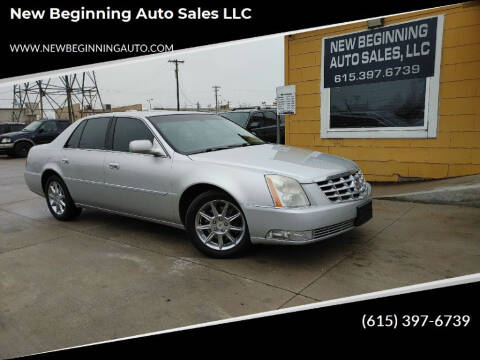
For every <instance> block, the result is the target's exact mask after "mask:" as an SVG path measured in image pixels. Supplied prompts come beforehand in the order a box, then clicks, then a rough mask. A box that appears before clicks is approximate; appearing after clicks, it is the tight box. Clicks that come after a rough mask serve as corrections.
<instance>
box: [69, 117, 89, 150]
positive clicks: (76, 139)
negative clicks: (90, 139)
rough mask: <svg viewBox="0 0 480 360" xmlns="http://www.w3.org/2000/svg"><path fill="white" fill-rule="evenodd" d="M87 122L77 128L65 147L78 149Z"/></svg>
mask: <svg viewBox="0 0 480 360" xmlns="http://www.w3.org/2000/svg"><path fill="white" fill-rule="evenodd" d="M86 123H87V122H86V121H83V122H82V123H81V124H80V125H78V126H77V128H76V129H75V130H74V131H73V133H72V135H70V139H68V141H67V143H66V144H65V147H67V148H76V147H78V142H79V140H80V136H81V135H82V131H83V128H84V127H85V124H86Z"/></svg>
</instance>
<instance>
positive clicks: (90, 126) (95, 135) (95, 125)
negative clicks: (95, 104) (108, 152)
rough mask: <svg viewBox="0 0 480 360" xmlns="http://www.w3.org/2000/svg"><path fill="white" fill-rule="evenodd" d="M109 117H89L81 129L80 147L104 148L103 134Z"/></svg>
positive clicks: (105, 131)
mask: <svg viewBox="0 0 480 360" xmlns="http://www.w3.org/2000/svg"><path fill="white" fill-rule="evenodd" d="M109 121H110V118H94V119H89V120H88V121H87V124H86V125H85V129H84V130H83V134H82V137H81V139H80V143H79V144H78V147H79V148H80V149H105V135H106V133H107V128H108V123H109Z"/></svg>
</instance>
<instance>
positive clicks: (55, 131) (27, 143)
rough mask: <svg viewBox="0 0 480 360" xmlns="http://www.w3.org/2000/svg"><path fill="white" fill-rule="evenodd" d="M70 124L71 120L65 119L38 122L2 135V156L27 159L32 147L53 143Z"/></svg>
mask: <svg viewBox="0 0 480 360" xmlns="http://www.w3.org/2000/svg"><path fill="white" fill-rule="evenodd" d="M70 124H71V123H70V120H64V119H55V120H37V121H33V122H32V123H30V124H29V125H27V126H26V127H24V128H23V129H22V130H20V131H13V132H8V133H4V134H1V135H0V154H7V155H8V156H12V157H25V156H27V154H28V152H29V151H30V148H31V147H32V146H34V145H39V144H47V143H49V142H51V141H53V140H54V139H55V138H56V137H57V136H58V135H60V134H61V133H62V131H63V130H65V129H66V128H67V127H68V126H69V125H70Z"/></svg>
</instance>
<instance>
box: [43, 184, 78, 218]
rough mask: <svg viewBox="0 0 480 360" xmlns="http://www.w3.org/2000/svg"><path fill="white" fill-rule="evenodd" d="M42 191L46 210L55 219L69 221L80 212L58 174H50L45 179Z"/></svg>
mask: <svg viewBox="0 0 480 360" xmlns="http://www.w3.org/2000/svg"><path fill="white" fill-rule="evenodd" d="M44 193H45V198H46V200H47V206H48V210H50V213H51V214H52V215H53V216H54V217H55V218H56V219H57V220H60V221H69V220H72V219H75V218H76V217H78V216H79V215H80V213H81V212H82V209H81V208H78V207H76V206H75V203H74V202H73V200H72V197H71V196H70V193H69V192H68V189H67V186H66V185H65V183H64V182H63V180H62V179H61V178H60V177H59V176H57V175H52V176H50V177H49V178H48V179H47V181H46V182H45V189H44Z"/></svg>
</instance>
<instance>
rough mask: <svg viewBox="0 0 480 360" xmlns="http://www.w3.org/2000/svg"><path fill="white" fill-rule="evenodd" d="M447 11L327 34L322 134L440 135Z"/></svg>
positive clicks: (325, 136) (392, 136)
mask: <svg viewBox="0 0 480 360" xmlns="http://www.w3.org/2000/svg"><path fill="white" fill-rule="evenodd" d="M443 22H444V17H443V16H436V17H429V18H424V19H416V20H412V21H407V22H403V23H398V24H394V25H389V26H385V27H380V28H375V29H369V30H363V31H359V32H354V33H349V34H343V35H338V36H332V37H325V38H324V39H323V45H322V49H323V52H322V73H321V89H320V93H321V106H320V111H321V114H320V115H321V116H320V118H321V127H320V129H321V137H322V138H434V137H436V136H437V124H438V94H439V85H440V63H441V57H442V55H441V51H442V35H443Z"/></svg>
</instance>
